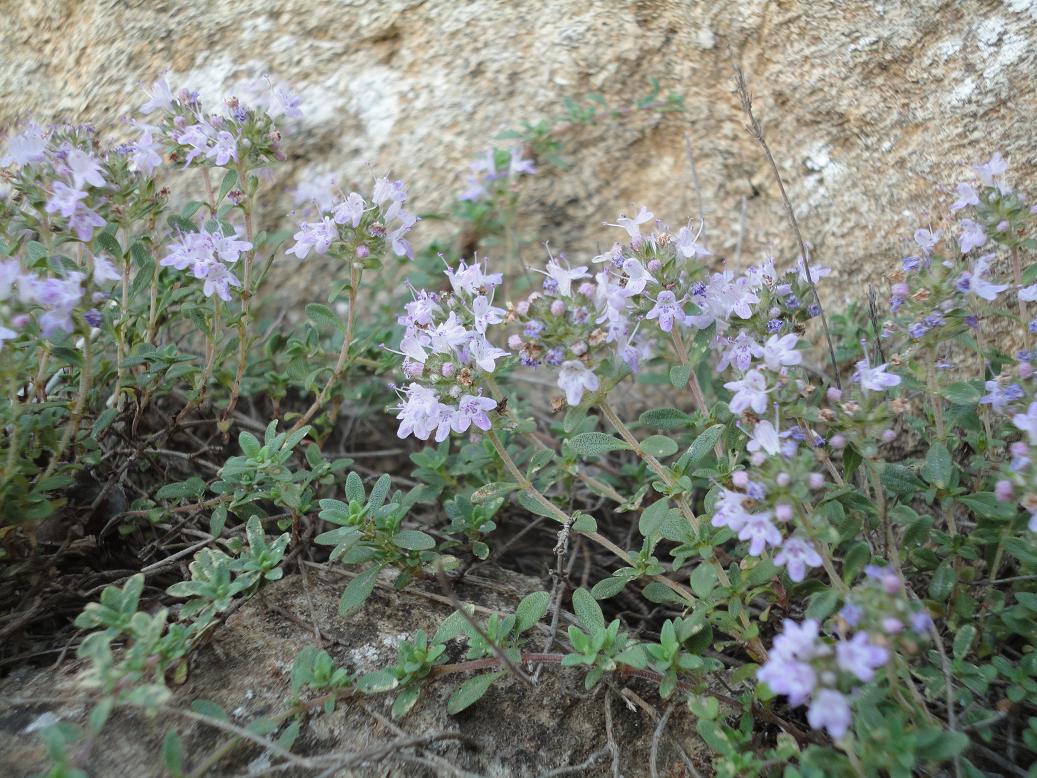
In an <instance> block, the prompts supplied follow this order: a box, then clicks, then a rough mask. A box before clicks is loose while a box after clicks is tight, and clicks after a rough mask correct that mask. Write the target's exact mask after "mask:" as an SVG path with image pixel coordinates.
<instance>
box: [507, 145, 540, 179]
mask: <svg viewBox="0 0 1037 778" xmlns="http://www.w3.org/2000/svg"><path fill="white" fill-rule="evenodd" d="M522 152H523V149H522V147H521V146H515V147H514V148H512V149H511V160H510V161H509V162H508V178H518V177H519V176H520V175H527V176H531V175H533V174H535V173H536V172H537V169H536V167H534V166H533V160H531V159H523V158H522Z"/></svg>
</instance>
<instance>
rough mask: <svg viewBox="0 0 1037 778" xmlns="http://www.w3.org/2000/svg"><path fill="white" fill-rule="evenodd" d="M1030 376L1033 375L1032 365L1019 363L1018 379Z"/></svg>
mask: <svg viewBox="0 0 1037 778" xmlns="http://www.w3.org/2000/svg"><path fill="white" fill-rule="evenodd" d="M1032 375H1033V365H1031V364H1030V363H1029V362H1020V363H1019V377H1020V378H1029V377H1030V376H1032Z"/></svg>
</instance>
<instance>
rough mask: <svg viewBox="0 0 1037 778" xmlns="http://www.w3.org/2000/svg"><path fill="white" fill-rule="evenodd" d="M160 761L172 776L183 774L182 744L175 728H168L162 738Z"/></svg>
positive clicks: (176, 776) (176, 777)
mask: <svg viewBox="0 0 1037 778" xmlns="http://www.w3.org/2000/svg"><path fill="white" fill-rule="evenodd" d="M162 761H163V762H165V763H166V769H167V770H169V773H170V774H171V775H172V776H173V778H180V776H182V775H183V774H184V744H183V743H181V742H180V736H179V735H178V734H177V733H176V731H175V730H172V729H171V730H169V731H168V732H167V733H166V736H165V737H164V738H163V739H162Z"/></svg>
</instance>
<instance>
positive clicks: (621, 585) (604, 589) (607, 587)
mask: <svg viewBox="0 0 1037 778" xmlns="http://www.w3.org/2000/svg"><path fill="white" fill-rule="evenodd" d="M626 585H627V580H626V579H625V578H617V577H615V576H610V577H609V578H602V579H601V580H600V581H598V582H597V583H596V584H594V587H593V588H592V589H591V597H593V598H594V599H595V600H607V599H608V598H609V597H615V596H616V595H617V594H619V593H620V592H621V591H623V590H624V589H625V588H626Z"/></svg>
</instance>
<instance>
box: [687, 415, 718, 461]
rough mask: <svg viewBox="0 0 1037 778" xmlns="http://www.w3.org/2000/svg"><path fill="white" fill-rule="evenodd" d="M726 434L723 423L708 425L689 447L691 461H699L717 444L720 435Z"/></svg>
mask: <svg viewBox="0 0 1037 778" xmlns="http://www.w3.org/2000/svg"><path fill="white" fill-rule="evenodd" d="M723 434H724V425H723V424H714V425H713V426H712V427H708V428H706V429H705V430H703V432H702V433H701V434H700V435H699V436H698V437H697V438H695V440H694V441H693V442H692V444H691V446H690V447H689V448H688V460H689V462H690V463H694V462H698V461H699V460H700V459H702V457H704V456H706V454H708V453H709V452H710V451H712V450H713V448H714V447H715V446H716V444H717V441H718V440H720V436H721V435H723Z"/></svg>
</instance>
